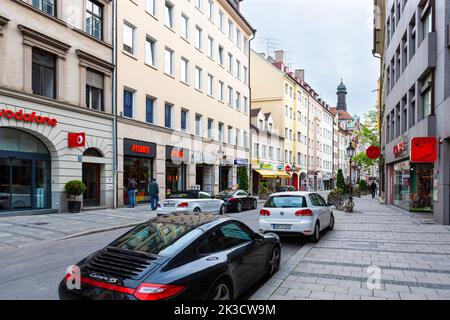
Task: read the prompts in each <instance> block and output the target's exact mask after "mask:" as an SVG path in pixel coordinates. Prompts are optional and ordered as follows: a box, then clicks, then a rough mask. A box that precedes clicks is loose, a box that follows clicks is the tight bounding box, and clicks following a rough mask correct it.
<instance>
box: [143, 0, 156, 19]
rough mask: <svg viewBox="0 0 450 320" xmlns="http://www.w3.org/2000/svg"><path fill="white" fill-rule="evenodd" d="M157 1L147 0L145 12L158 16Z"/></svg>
mask: <svg viewBox="0 0 450 320" xmlns="http://www.w3.org/2000/svg"><path fill="white" fill-rule="evenodd" d="M155 1H156V0H146V1H145V11H147V12H148V13H150V14H151V15H152V16H154V15H156V6H155Z"/></svg>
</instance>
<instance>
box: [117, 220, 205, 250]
mask: <svg viewBox="0 0 450 320" xmlns="http://www.w3.org/2000/svg"><path fill="white" fill-rule="evenodd" d="M202 233H203V232H202V231H201V230H200V229H197V228H193V227H190V226H186V225H181V224H172V223H146V224H143V225H141V226H139V227H136V228H135V229H133V230H131V231H130V232H128V233H126V234H124V235H123V236H122V237H120V238H119V239H117V240H115V241H114V242H113V243H111V244H110V245H109V247H113V248H118V249H122V250H128V251H132V252H142V253H148V254H156V255H163V256H170V255H171V254H173V253H174V252H175V251H178V249H180V248H182V247H184V246H185V245H187V244H189V243H191V242H192V241H193V240H194V239H195V238H197V237H198V236H199V235H200V234H202Z"/></svg>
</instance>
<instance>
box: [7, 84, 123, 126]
mask: <svg viewBox="0 0 450 320" xmlns="http://www.w3.org/2000/svg"><path fill="white" fill-rule="evenodd" d="M0 95H2V96H7V97H10V98H14V99H19V100H24V101H28V102H31V103H36V104H42V105H45V106H48V107H53V108H58V109H61V110H67V111H72V112H77V113H81V114H85V115H89V116H93V117H97V118H103V119H109V120H113V119H114V115H113V114H108V113H105V112H101V111H96V110H92V109H87V108H81V107H79V106H76V105H73V104H70V103H67V102H61V101H58V100H53V99H47V98H45V97H41V96H37V95H34V94H27V93H25V92H23V91H17V90H13V89H10V88H5V87H1V86H0Z"/></svg>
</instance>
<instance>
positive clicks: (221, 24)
mask: <svg viewBox="0 0 450 320" xmlns="http://www.w3.org/2000/svg"><path fill="white" fill-rule="evenodd" d="M224 28H225V14H224V13H223V11H222V10H220V11H219V29H220V31H222V32H223V29H224Z"/></svg>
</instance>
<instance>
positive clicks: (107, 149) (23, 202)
mask: <svg viewBox="0 0 450 320" xmlns="http://www.w3.org/2000/svg"><path fill="white" fill-rule="evenodd" d="M112 21H113V20H112V4H111V3H110V1H105V0H96V1H85V0H67V1H66V0H64V2H63V1H62V0H53V1H52V0H50V1H32V0H12V1H6V0H1V1H0V56H1V60H2V61H1V63H0V179H1V181H0V186H1V187H0V188H1V189H0V215H2V214H21V213H25V214H26V213H46V212H64V211H66V210H67V196H66V193H65V191H64V186H65V183H66V182H68V181H70V180H75V179H76V180H83V182H84V183H85V184H86V185H87V187H88V190H87V191H86V192H85V194H84V195H83V202H84V206H85V207H113V206H114V188H115V186H114V174H113V161H114V159H113V158H114V157H113V155H114V142H113V141H114V139H113V129H112V128H113V101H112V98H113V96H112V83H113V77H112V75H113V69H114V66H113V63H112V61H113V49H112V48H113V46H112V42H113V40H112V39H113V35H112Z"/></svg>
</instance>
